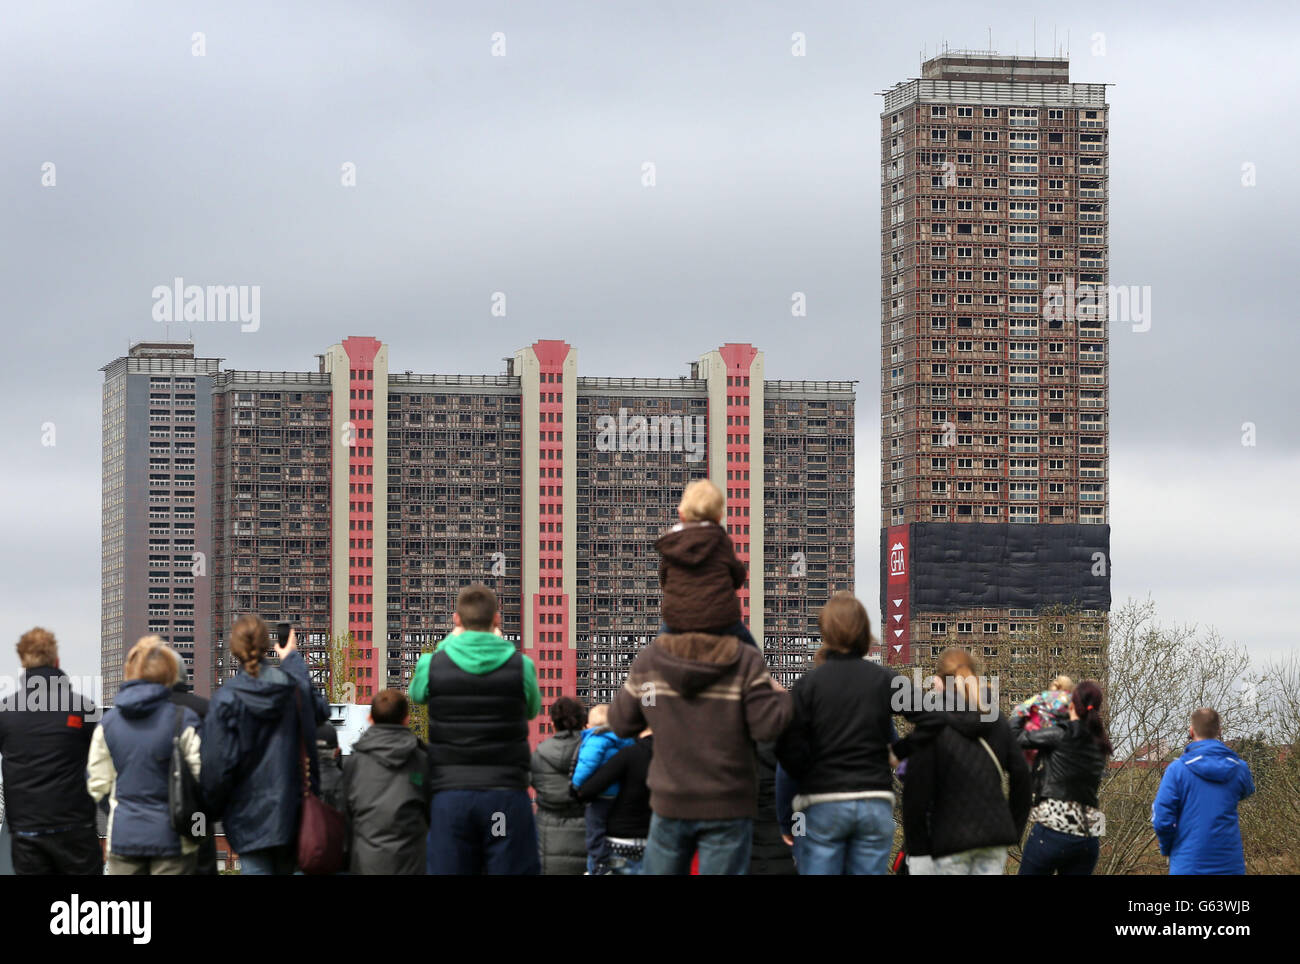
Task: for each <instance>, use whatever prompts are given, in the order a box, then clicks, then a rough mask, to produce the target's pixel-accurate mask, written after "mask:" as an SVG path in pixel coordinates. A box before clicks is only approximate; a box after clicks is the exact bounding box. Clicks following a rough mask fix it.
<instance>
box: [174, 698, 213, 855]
mask: <svg viewBox="0 0 1300 964" xmlns="http://www.w3.org/2000/svg"><path fill="white" fill-rule="evenodd" d="M184 719H185V708H184V707H183V706H177V707H176V729H175V730H174V731H173V733H172V758H171V763H170V765H169V766H168V768H167V809H168V811H169V812H170V814H171V820H172V829H173V830H175V831H176V832H177V833H178V834H180V835H181V836H182V837H184V838H185V839H187V840H198V839H199V838H200V837H206V836H207V818H206V817H203V818H202V819H200V820H197V821H196V820H195V819H194V818H195V817H196V816H200V815H201V814H202V812H203V807H202V805H201V804H200V803H199V784H198V781H197V780H195V779H194V774H193V773H192V772H190V766H189V764H188V763H187V762H186V760H185V753H184V751H183V750H182V749H181V724H182V722H183V721H184ZM195 824H197V825H198V826H197V828H196V826H195Z"/></svg>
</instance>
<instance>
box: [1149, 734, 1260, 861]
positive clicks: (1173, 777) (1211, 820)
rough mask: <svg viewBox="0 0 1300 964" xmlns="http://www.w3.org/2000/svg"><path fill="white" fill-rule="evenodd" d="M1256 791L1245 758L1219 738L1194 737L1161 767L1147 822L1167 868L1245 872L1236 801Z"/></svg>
mask: <svg viewBox="0 0 1300 964" xmlns="http://www.w3.org/2000/svg"><path fill="white" fill-rule="evenodd" d="M1254 792H1255V781H1254V780H1253V779H1252V778H1251V775H1250V767H1248V766H1247V765H1246V762H1245V761H1244V760H1242V759H1241V757H1239V756H1237V754H1235V753H1233V752H1232V750H1230V749H1228V747H1227V746H1225V745H1224V744H1223V743H1221V742H1220V741H1218V740H1194V741H1192V742H1191V743H1189V744H1187V749H1186V750H1184V751H1183V755H1182V756H1180V757H1179V758H1178V759H1177V760H1175V761H1174V762H1173V763H1171V764H1169V768H1168V769H1167V770H1165V775H1164V778H1163V779H1161V781H1160V791H1159V792H1158V793H1157V794H1156V800H1155V803H1154V804H1152V806H1151V823H1152V825H1153V826H1154V827H1155V831H1156V837H1157V839H1158V840H1159V841H1160V852H1161V853H1162V854H1164V855H1165V856H1166V857H1168V858H1169V873H1171V874H1244V873H1245V872H1246V858H1245V854H1244V853H1243V851H1242V847H1241V827H1240V826H1239V825H1238V823H1237V804H1238V803H1239V802H1240V801H1241V800H1243V799H1244V798H1246V797H1248V796H1250V795H1251V794H1252V793H1254Z"/></svg>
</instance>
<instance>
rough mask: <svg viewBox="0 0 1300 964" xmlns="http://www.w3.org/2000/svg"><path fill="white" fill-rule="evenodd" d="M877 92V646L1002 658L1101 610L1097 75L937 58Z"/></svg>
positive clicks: (1104, 570) (1021, 62)
mask: <svg viewBox="0 0 1300 964" xmlns="http://www.w3.org/2000/svg"><path fill="white" fill-rule="evenodd" d="M883 96H884V110H883V112H882V113H881V117H880V125H881V126H880V134H881V158H882V165H881V166H882V172H881V173H882V181H881V282H882V286H881V413H882V433H881V469H882V472H881V576H880V584H881V609H882V624H883V628H882V636H883V638H884V642H885V647H884V649H885V656H886V658H887V659H888V660H890V661H892V662H898V663H917V662H928V661H929V660H930V658H931V657H933V656H934V655H937V653H938V651H939V650H940V649H942V648H944V647H946V646H950V645H959V646H965V647H968V648H970V649H972V651H974V652H975V653H976V654H977V655H980V656H983V657H985V658H986V659H987V660H988V661H989V662H990V663H992V664H994V665H999V664H1001V665H1010V664H1014V663H1015V662H1018V661H1020V660H1022V659H1025V658H1028V657H1029V656H1030V655H1032V654H1031V653H1030V651H1029V648H1028V642H1027V641H1028V640H1029V639H1031V638H1032V637H1033V636H1034V634H1035V632H1036V631H1037V621H1038V618H1039V616H1040V615H1041V614H1042V613H1044V612H1045V611H1046V610H1048V609H1053V611H1055V607H1066V608H1068V609H1072V610H1074V611H1075V612H1076V614H1077V615H1078V617H1079V618H1080V619H1081V620H1082V625H1083V636H1084V638H1085V639H1088V638H1090V637H1093V636H1098V637H1099V636H1100V634H1101V632H1102V629H1103V627H1104V623H1105V618H1106V614H1107V612H1108V611H1109V608H1110V526H1109V523H1108V518H1107V505H1108V501H1107V462H1108V457H1107V452H1108V446H1107V440H1108V431H1107V374H1108V365H1107V345H1108V331H1107V328H1108V301H1107V296H1106V292H1107V283H1108V280H1109V278H1108V268H1107V265H1108V258H1107V251H1108V247H1107V243H1108V238H1107V223H1108V221H1107V218H1108V201H1107V184H1108V157H1109V152H1108V123H1107V121H1108V117H1107V112H1108V106H1107V103H1106V86H1105V85H1104V84H1099V83H1071V82H1070V80H1069V62H1068V60H1067V59H1064V58H1059V57H1007V56H1000V55H997V54H992V53H973V52H949V53H945V54H943V55H942V56H939V57H936V58H934V59H932V60H929V61H927V62H926V63H925V64H924V65H923V66H922V70H921V77H920V78H917V79H913V80H908V81H904V82H902V83H899V84H897V85H896V86H894V87H893V88H891V89H890V90H888V91H886V92H885V93H884V95H883ZM1022 650H1023V651H1022ZM1092 655H1096V653H1095V652H1094V653H1093V654H1092Z"/></svg>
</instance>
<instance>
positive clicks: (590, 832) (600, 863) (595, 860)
mask: <svg viewBox="0 0 1300 964" xmlns="http://www.w3.org/2000/svg"><path fill="white" fill-rule="evenodd" d="M613 806H614V798H613V797H597V798H596V799H595V800H593V801H591V803H589V804H587V812H586V813H585V814H584V815H583V818H584V821H585V823H586V828H587V833H586V841H587V873H589V874H603V873H605V872H606V871H607V870H608V869H609V844H608V843H607V842H606V841H605V822H606V821H607V820H608V819H609V811H610V809H611V808H612V807H613Z"/></svg>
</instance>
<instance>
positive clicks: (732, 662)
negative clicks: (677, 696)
mask: <svg viewBox="0 0 1300 964" xmlns="http://www.w3.org/2000/svg"><path fill="white" fill-rule="evenodd" d="M653 645H654V646H655V648H656V649H657V650H658V651H659V659H658V660H657V662H658V669H659V671H660V672H661V673H662V674H663V677H664V680H665V681H666V682H667V683H668V685H669V686H671V687H672V688H673V689H674V690H676V691H677V692H679V693H681V694H682V696H684V697H686V698H687V699H691V698H693V697H694V696H696V695H697V694H699V693H700V692H702V691H703V690H705V689H707V688H708V687H709V686H711V685H712V684H713V683H714V682H716V681H717V680H719V679H721V678H722V677H723V676H726V675H727V674H728V673H732V672H734V671H735V669H736V665H737V664H738V663H739V662H740V647H741V645H742V643H741V642H740V640H738V639H737V638H736V637H735V636H712V635H710V634H708V633H674V634H668V635H664V636H660V637H659V638H658V639H657V640H655V642H654V644H653Z"/></svg>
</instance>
